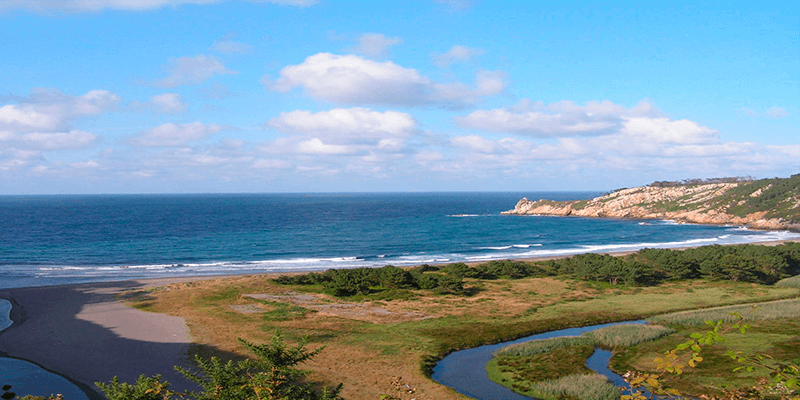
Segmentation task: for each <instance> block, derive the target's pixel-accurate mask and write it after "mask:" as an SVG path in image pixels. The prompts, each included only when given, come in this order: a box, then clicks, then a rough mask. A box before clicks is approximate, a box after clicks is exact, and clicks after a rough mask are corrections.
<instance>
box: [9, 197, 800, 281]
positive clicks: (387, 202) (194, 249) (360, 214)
mask: <svg viewBox="0 0 800 400" xmlns="http://www.w3.org/2000/svg"><path fill="white" fill-rule="evenodd" d="M598 194H599V193H588V192H540V193H536V192H516V193H393V194H387V193H382V194H368V193H359V194H350V193H348V194H208V195H119V196H111V195H90V196H0V288H9V287H26V286H42V285H54V284H66V283H78V282H94V281H106V280H122V279H129V278H146V277H169V276H185V275H211V274H229V273H257V272H286V271H303V270H321V269H327V268H353V267H374V266H383V265H387V264H392V265H397V266H404V265H417V264H422V263H446V262H459V261H465V262H469V261H483V260H491V259H503V258H519V257H538V256H550V255H562V254H575V253H585V252H607V251H621V250H635V249H639V248H642V247H679V246H687V245H703V244H728V243H747V242H753V241H760V240H774V239H785V238H789V237H800V235H797V234H792V233H788V232H759V231H750V230H747V229H744V228H741V227H722V226H702V225H681V224H677V223H674V222H671V221H633V220H614V219H586V218H559V217H522V216H503V215H500V212H501V211H505V210H509V209H512V208H513V207H514V205H515V204H516V202H517V201H518V200H519V199H520V198H522V197H523V196H525V197H528V198H532V199H538V198H547V199H553V200H575V199H587V198H591V197H594V196H596V195H598Z"/></svg>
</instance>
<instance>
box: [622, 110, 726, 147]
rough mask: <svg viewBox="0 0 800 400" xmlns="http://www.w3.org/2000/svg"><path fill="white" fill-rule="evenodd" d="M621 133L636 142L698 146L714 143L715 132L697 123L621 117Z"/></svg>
mask: <svg viewBox="0 0 800 400" xmlns="http://www.w3.org/2000/svg"><path fill="white" fill-rule="evenodd" d="M623 120H624V121H623V123H622V125H623V126H622V129H621V133H622V134H623V135H625V136H628V137H631V138H632V139H634V140H636V141H643V142H657V143H673V144H700V143H710V142H713V141H716V140H717V138H718V135H717V131H716V130H713V129H710V128H708V127H705V126H701V125H700V124H698V123H697V122H694V121H689V120H687V119H681V120H678V121H672V120H670V119H669V118H666V117H664V118H647V117H636V118H626V117H623Z"/></svg>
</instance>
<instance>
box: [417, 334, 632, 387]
mask: <svg viewBox="0 0 800 400" xmlns="http://www.w3.org/2000/svg"><path fill="white" fill-rule="evenodd" d="M644 323H645V321H643V320H639V321H627V322H615V323H609V324H601V325H591V326H585V327H581V328H569V329H561V330H557V331H551V332H544V333H539V334H536V335H531V336H527V337H524V338H521V339H517V340H513V341H509V342H503V343H498V344H488V345H484V346H480V347H476V348H473V349H466V350H461V351H456V352H453V353H450V354H449V355H448V356H447V357H445V358H443V359H442V360H441V361H439V362H438V363H437V364H436V366H435V367H434V368H433V375H432V376H431V378H433V380H434V381H436V382H439V383H441V384H443V385H446V386H449V387H451V388H453V389H454V390H455V391H457V392H459V393H461V394H464V395H467V396H470V397H473V398H475V399H478V400H530V399H531V398H530V397H528V396H523V395H521V394H519V393H516V392H514V391H512V390H511V389H509V388H507V387H505V386H503V385H500V384H499V383H495V382H493V381H491V380H490V379H489V376H488V374H487V373H486V364H487V363H489V361H491V360H492V355H493V354H494V352H495V351H497V350H498V349H500V348H502V347H506V346H509V345H512V344H517V343H524V342H529V341H531V340H538V339H549V338H554V337H562V336H580V335H582V334H583V333H585V332H589V331H593V330H595V329H600V328H605V327H607V326H613V325H621V324H644ZM610 358H611V352H610V351H607V350H602V349H597V350H595V352H594V354H592V356H591V357H589V359H588V360H587V366H588V367H589V369H591V370H593V371H595V372H597V373H599V374H601V375H604V376H605V377H606V378H608V379H609V381H611V383H613V384H614V385H616V386H618V387H623V386H625V381H624V380H623V379H622V377H621V376H619V375H617V374H615V373H614V372H613V371H611V370H610V369H609V368H608V361H609V359H610Z"/></svg>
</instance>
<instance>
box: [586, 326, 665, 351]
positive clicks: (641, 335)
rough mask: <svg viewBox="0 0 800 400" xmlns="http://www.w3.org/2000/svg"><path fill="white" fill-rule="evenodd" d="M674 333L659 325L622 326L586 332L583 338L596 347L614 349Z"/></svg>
mask: <svg viewBox="0 0 800 400" xmlns="http://www.w3.org/2000/svg"><path fill="white" fill-rule="evenodd" d="M674 332H675V330H674V329H671V328H667V327H665V326H660V325H641V324H623V325H614V326H608V327H605V328H600V329H597V330H594V331H590V332H586V333H584V334H583V336H585V337H588V338H590V339H592V340H593V341H594V342H595V343H596V344H597V345H598V346H601V347H606V348H615V347H629V346H633V345H636V344H639V343H642V342H648V341H651V340H656V339H658V338H661V337H664V336H667V335H669V334H672V333H674Z"/></svg>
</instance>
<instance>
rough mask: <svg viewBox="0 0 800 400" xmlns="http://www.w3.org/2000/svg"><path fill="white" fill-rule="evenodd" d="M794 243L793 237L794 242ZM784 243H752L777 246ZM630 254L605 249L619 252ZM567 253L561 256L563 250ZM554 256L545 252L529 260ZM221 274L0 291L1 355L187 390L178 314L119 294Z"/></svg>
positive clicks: (185, 341)
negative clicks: (0, 309) (7, 306)
mask: <svg viewBox="0 0 800 400" xmlns="http://www.w3.org/2000/svg"><path fill="white" fill-rule="evenodd" d="M793 241H797V240H793ZM783 242H784V241H775V242H764V243H758V244H765V245H777V244H780V243H783ZM628 253H630V252H618V253H609V254H612V255H624V254H628ZM564 257H567V256H564ZM552 258H560V257H544V258H539V259H534V260H542V259H552ZM221 277H225V276H224V275H223V276H202V277H199V276H196V277H175V278H160V279H142V280H130V281H120V282H100V283H87V284H76V285H63V286H44V287H31V288H14V289H3V290H0V298H2V299H7V300H9V301H10V302H11V303H12V305H13V308H12V310H11V319H12V320H13V321H14V324H13V325H12V326H11V327H9V328H8V329H6V330H4V331H2V332H0V356H10V357H14V358H19V359H22V360H26V361H30V362H33V363H35V364H38V365H40V366H42V367H44V368H46V369H48V370H50V371H52V372H55V373H57V374H59V375H62V376H65V377H67V378H68V379H70V380H72V381H73V382H74V383H76V384H78V386H79V387H81V389H83V390H84V391H86V392H87V394H88V395H89V396H90V398H92V399H95V398H96V399H102V396H100V395H99V394H98V393H97V391H96V387H95V385H94V382H98V381H102V382H107V381H109V380H111V378H112V377H113V376H118V377H119V379H120V381H122V382H134V381H135V380H136V378H137V377H138V376H139V375H142V374H144V375H147V376H151V375H155V374H161V375H162V376H163V377H164V378H165V379H166V380H167V381H169V382H171V383H172V384H173V386H172V388H173V389H177V390H185V389H189V388H194V387H195V386H194V384H193V383H192V382H189V381H188V380H186V379H185V378H184V377H183V376H182V375H180V374H179V373H177V372H176V371H175V370H174V368H173V366H174V365H183V366H190V365H191V364H190V363H189V362H188V360H187V357H186V354H187V350H188V347H189V344H190V343H191V337H190V333H189V329H188V327H187V326H186V323H185V321H184V320H183V319H182V318H180V317H173V316H168V315H163V314H156V313H150V312H145V311H140V310H137V309H134V308H131V307H129V306H127V305H125V304H123V303H122V302H121V301H119V300H118V298H117V295H119V294H121V293H123V292H126V291H130V290H137V289H145V288H150V287H157V286H164V285H168V284H171V283H177V282H187V281H197V280H205V279H217V278H221Z"/></svg>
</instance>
